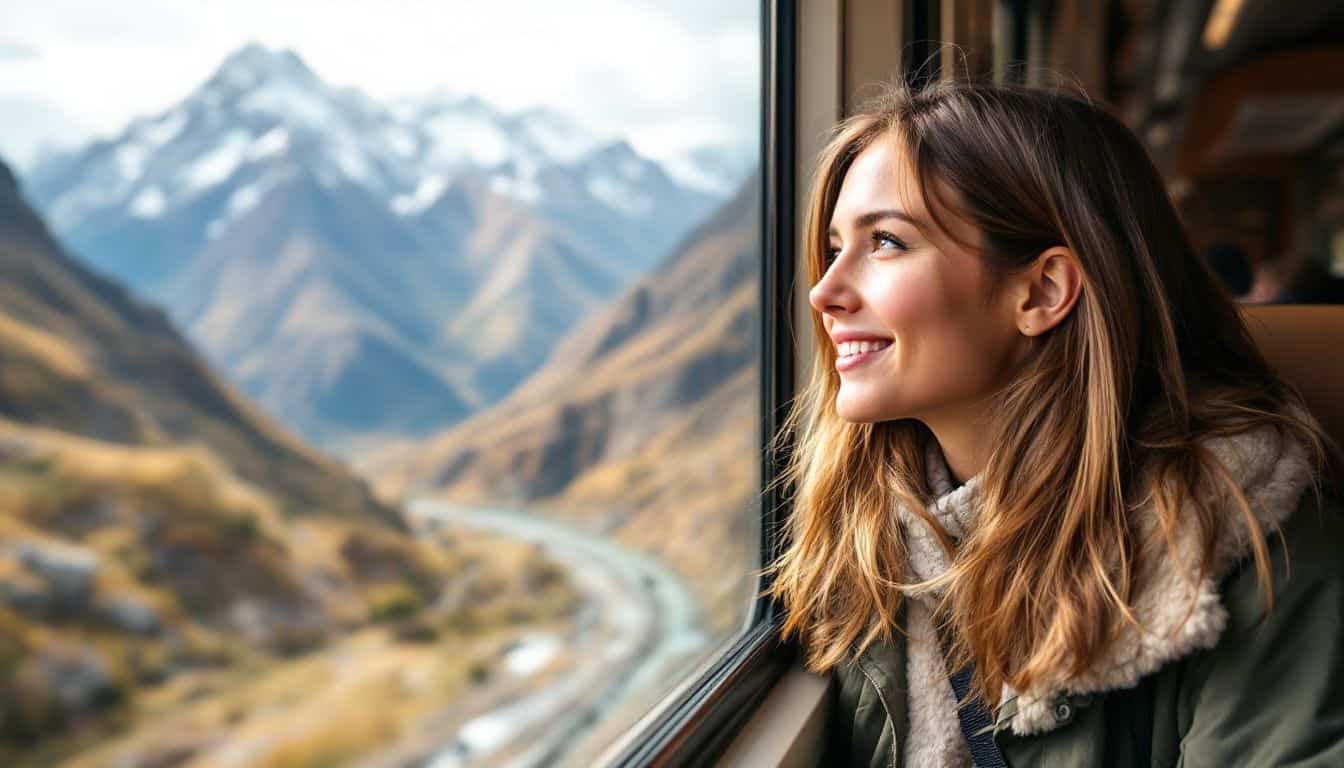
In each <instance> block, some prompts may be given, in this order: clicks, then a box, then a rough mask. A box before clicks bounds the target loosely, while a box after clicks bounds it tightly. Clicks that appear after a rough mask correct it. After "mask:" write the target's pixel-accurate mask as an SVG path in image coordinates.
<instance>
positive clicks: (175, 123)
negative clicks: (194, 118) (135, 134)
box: [140, 109, 187, 147]
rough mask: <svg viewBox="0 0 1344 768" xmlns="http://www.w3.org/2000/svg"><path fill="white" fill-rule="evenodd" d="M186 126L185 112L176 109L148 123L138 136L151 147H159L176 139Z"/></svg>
mask: <svg viewBox="0 0 1344 768" xmlns="http://www.w3.org/2000/svg"><path fill="white" fill-rule="evenodd" d="M186 126H187V113H186V110H182V109H177V110H173V111H172V112H170V113H168V114H167V115H165V116H164V117H161V118H159V119H158V120H156V121H155V122H153V123H150V124H149V125H148V126H146V127H145V129H144V130H142V131H141V132H140V135H141V137H142V138H144V140H145V141H146V142H147V143H149V144H150V145H151V146H154V147H161V146H163V145H164V144H167V143H168V142H170V141H172V140H173V139H175V138H177V135H178V134H179V133H181V132H182V129H183V128H185V127H186Z"/></svg>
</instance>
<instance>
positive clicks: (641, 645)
mask: <svg viewBox="0 0 1344 768" xmlns="http://www.w3.org/2000/svg"><path fill="white" fill-rule="evenodd" d="M407 509H408V511H409V513H410V515H411V517H412V519H416V520H418V521H423V522H437V523H446V524H451V525H454V526H465V527H469V528H473V529H476V530H479V531H482V532H486V533H490V534H494V535H502V536H509V537H512V538H517V539H521V540H524V541H528V542H532V543H534V544H537V545H539V546H541V547H542V548H543V549H544V550H545V551H546V554H547V556H548V557H549V558H551V559H552V560H554V561H555V562H557V563H558V564H560V565H562V566H564V567H565V568H566V569H567V570H568V572H569V576H570V578H571V579H572V580H573V582H574V585H575V587H576V588H577V589H578V590H579V592H580V593H581V594H582V596H583V604H582V607H581V608H580V609H579V614H578V616H577V617H576V620H575V626H576V627H577V629H576V631H575V632H574V633H572V634H571V635H567V636H565V637H563V638H557V637H554V636H540V637H533V638H529V639H525V640H524V641H523V642H522V643H521V644H520V645H519V646H518V648H516V649H515V650H514V651H512V652H511V653H510V654H509V657H508V658H506V659H505V663H506V665H508V666H509V667H512V668H519V669H528V668H531V667H535V666H537V665H540V664H544V661H545V658H547V656H548V655H550V654H554V653H556V652H557V651H558V650H560V649H561V648H563V649H565V650H569V651H572V652H573V654H574V656H575V658H577V659H578V661H577V662H576V664H575V666H574V667H573V668H572V669H571V670H569V671H568V673H567V674H566V675H565V676H564V677H562V678H561V679H560V680H558V681H557V682H556V683H555V684H553V685H550V686H548V687H545V688H542V689H540V690H537V691H535V692H531V693H528V694H525V695H522V696H520V697H519V698H517V699H514V700H512V701H509V702H507V703H505V704H503V705H502V706H499V707H496V708H494V709H492V710H490V711H488V712H485V713H482V714H479V715H477V716H475V717H473V718H472V719H470V720H468V721H467V722H465V723H463V724H462V725H461V727H459V728H458V729H457V732H456V733H455V734H452V735H450V737H449V739H448V740H447V743H446V744H445V746H444V747H443V748H442V749H440V750H439V751H438V752H437V753H436V754H435V756H434V757H433V758H432V759H431V760H430V761H429V762H428V763H427V765H428V766H430V767H431V768H465V767H467V766H476V765H483V764H486V763H490V764H498V763H503V764H507V765H510V766H533V765H550V764H553V763H555V762H557V761H558V760H561V759H562V758H563V756H564V755H565V753H566V752H567V751H568V749H569V748H570V747H572V746H573V745H574V744H575V743H576V742H578V741H580V740H581V739H582V738H583V736H584V734H585V732H587V731H588V730H589V729H591V727H592V726H593V725H594V724H595V723H598V722H599V721H601V720H602V718H603V717H604V716H605V715H606V714H607V713H609V712H611V711H613V710H615V709H617V708H619V707H620V706H621V705H622V704H623V702H624V701H625V700H626V699H627V698H628V697H629V696H630V695H631V694H634V693H637V692H639V691H641V690H642V689H645V688H647V687H649V686H653V685H658V684H660V683H661V684H667V683H668V682H670V681H669V679H668V678H669V676H670V673H672V672H673V671H674V670H677V669H678V668H682V667H684V666H685V665H686V664H687V663H688V662H689V661H691V660H693V659H694V658H695V656H696V655H697V654H698V653H699V652H702V651H703V650H704V649H705V647H706V645H707V644H708V643H709V642H710V641H711V640H712V638H711V637H710V636H709V635H707V633H706V632H705V631H704V628H703V617H702V613H701V609H700V606H699V604H698V603H697V601H696V599H695V597H694V595H693V594H692V593H691V591H690V590H689V589H688V588H687V587H686V585H685V584H684V582H683V581H682V580H681V578H680V577H679V576H677V574H675V573H674V572H672V571H671V570H670V569H668V568H667V567H666V566H664V565H662V564H661V563H659V562H657V561H655V560H654V559H653V558H650V557H648V556H646V555H642V554H639V553H636V552H631V551H630V550H627V549H625V548H623V547H622V546H621V545H620V544H618V543H616V542H613V541H611V540H609V539H606V538H603V537H602V536H600V535H597V534H595V533H591V532H588V531H586V530H583V529H581V528H578V527H576V526H572V525H567V524H565V523H562V522H558V521H555V520H551V519H547V518H543V517H538V516H537V515H535V514H530V513H524V512H516V511H510V510H496V509H477V508H466V507H460V506H455V505H450V504H445V503H442V502H437V501H432V500H418V501H414V502H412V503H410V504H409V505H408V507H407ZM522 743H525V744H526V745H527V747H526V749H521V750H520V749H519V748H518V745H519V744H522Z"/></svg>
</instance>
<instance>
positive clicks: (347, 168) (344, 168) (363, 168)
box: [332, 141, 373, 182]
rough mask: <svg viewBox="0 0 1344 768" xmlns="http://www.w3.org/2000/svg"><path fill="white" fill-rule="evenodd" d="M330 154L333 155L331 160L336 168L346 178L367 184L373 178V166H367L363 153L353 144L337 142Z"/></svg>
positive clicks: (351, 142) (350, 142)
mask: <svg viewBox="0 0 1344 768" xmlns="http://www.w3.org/2000/svg"><path fill="white" fill-rule="evenodd" d="M332 153H333V154H334V155H335V157H334V158H333V159H334V160H335V162H336V167H337V168H340V169H341V173H343V174H345V176H346V178H348V179H350V180H351V181H355V182H367V181H370V180H371V179H372V178H373V166H371V165H370V164H369V161H368V158H366V157H364V152H363V151H362V150H361V149H360V147H359V145H358V144H356V143H355V142H353V141H341V142H337V143H336V146H335V147H334V148H333V149H332Z"/></svg>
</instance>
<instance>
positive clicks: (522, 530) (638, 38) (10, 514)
mask: <svg viewBox="0 0 1344 768" xmlns="http://www.w3.org/2000/svg"><path fill="white" fill-rule="evenodd" d="M77 6H78V7H77ZM760 27H761V20H760V18H759V4H758V3H754V2H708V1H707V0H706V1H705V2H694V3H677V4H667V3H650V2H643V1H642V0H641V1H636V0H631V2H626V3H609V2H597V0H588V1H584V2H579V3H564V4H557V3H543V2H535V3H507V4H504V3H500V4H487V3H468V2H403V3H356V2H341V3H330V2H317V1H316V0H305V1H299V0H289V1H287V2H277V3H267V4H262V3H241V4H194V3H193V4H183V3H167V4H165V3H161V2H155V1H152V0H128V2H123V3H118V4H116V5H114V6H113V5H98V4H94V5H93V6H92V7H84V6H83V5H80V4H77V3H62V2H51V3H43V4H25V5H24V6H23V7H16V8H10V9H7V10H6V23H5V30H4V32H3V33H0V157H3V160H4V162H5V165H4V168H3V171H0V701H4V702H9V704H7V705H6V706H5V709H4V712H3V714H0V763H2V764H4V765H19V766H22V765H39V764H40V765H58V766H107V765H126V766H131V765H179V764H191V765H221V766H222V765H229V766H275V767H279V766H316V765H322V766H338V765H340V766H343V765H360V766H383V765H389V766H390V765H398V766H400V765H434V766H438V767H439V768H442V767H443V766H458V765H496V764H505V763H507V764H555V763H560V762H567V763H569V764H575V765H587V764H591V761H592V760H593V759H594V756H595V755H597V754H598V753H599V752H600V751H601V750H602V749H603V748H604V747H606V746H607V745H609V744H611V743H612V742H613V741H614V740H615V739H616V738H618V737H619V736H620V735H621V734H622V732H624V731H625V730H626V729H628V728H629V727H630V726H631V725H632V724H633V723H635V722H636V721H637V720H638V719H639V718H641V717H642V716H644V715H645V714H646V713H648V712H649V711H650V710H651V708H653V707H655V706H656V705H657V704H658V703H659V702H660V701H661V700H664V699H665V698H666V697H667V695H668V693H669V692H670V691H672V690H674V689H675V688H676V687H677V686H679V685H681V684H684V683H686V682H688V681H690V680H691V679H693V677H694V676H695V674H697V672H698V671H699V670H701V669H702V668H703V667H704V666H705V665H706V664H708V663H710V662H711V661H712V660H713V659H714V658H716V657H717V655H718V654H719V653H721V652H722V650H723V649H724V648H725V647H726V646H727V645H728V644H729V643H730V642H731V641H732V640H733V638H734V637H736V636H737V635H738V634H739V633H740V632H741V631H742V630H743V629H744V628H745V625H746V623H747V622H748V620H749V617H750V614H751V608H752V605H753V602H754V600H755V590H756V578H755V574H756V572H757V570H758V569H759V567H760V562H759V550H760V543H759V542H760V533H759V512H758V509H757V506H756V500H755V496H756V493H757V492H758V489H759V486H760V478H759V463H760V458H759V457H760V443H761V437H760V435H759V434H758V426H757V424H758V419H759V411H760V408H759V402H758V398H759V390H760V371H759V370H758V368H759V357H760V354H759V342H758V336H759V331H758V329H759V322H760V321H759V317H758V307H757V303H758V284H759V263H760V234H761V233H760V221H761V217H760V205H761V201H760V191H759V187H760V175H759V170H758V168H757V164H758V162H759V156H760V135H759V134H760V128H759V126H760V110H761V107H760V103H759V102H760V90H761V73H760V48H761V40H760V37H761V33H760Z"/></svg>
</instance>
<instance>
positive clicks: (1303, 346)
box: [1242, 304, 1344, 446]
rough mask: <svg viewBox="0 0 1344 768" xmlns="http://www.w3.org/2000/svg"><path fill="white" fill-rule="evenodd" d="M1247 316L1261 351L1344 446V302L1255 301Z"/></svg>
mask: <svg viewBox="0 0 1344 768" xmlns="http://www.w3.org/2000/svg"><path fill="white" fill-rule="evenodd" d="M1242 317H1243V318H1245V320H1246V326H1247V328H1248V329H1249V330H1250V332H1251V336H1253V337H1254V338H1255V343H1256V345H1257V346H1259V347H1260V352H1261V354H1263V355H1264V356H1265V359H1267V360H1268V361H1269V364H1270V365H1271V366H1272V367H1273V368H1274V369H1275V370H1276V371H1278V373H1279V375H1280V376H1282V377H1283V378H1284V379H1285V380H1287V382H1288V383H1289V384H1291V385H1293V386H1294V387H1296V388H1297V391H1298V392H1300V393H1301V394H1302V397H1303V399H1304V400H1306V403H1307V408H1308V409H1309V410H1310V411H1311V412H1312V415H1314V416H1315V417H1316V418H1317V420H1319V421H1320V422H1321V425H1322V426H1324V427H1325V431H1326V432H1327V433H1329V435H1330V437H1332V438H1333V439H1334V440H1335V443H1336V444H1337V445H1341V446H1344V305H1291V304H1283V305H1262V306H1256V305H1250V306H1247V307H1245V308H1243V309H1242Z"/></svg>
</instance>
